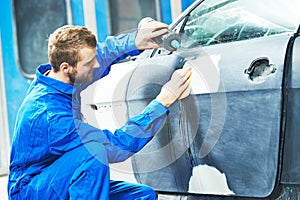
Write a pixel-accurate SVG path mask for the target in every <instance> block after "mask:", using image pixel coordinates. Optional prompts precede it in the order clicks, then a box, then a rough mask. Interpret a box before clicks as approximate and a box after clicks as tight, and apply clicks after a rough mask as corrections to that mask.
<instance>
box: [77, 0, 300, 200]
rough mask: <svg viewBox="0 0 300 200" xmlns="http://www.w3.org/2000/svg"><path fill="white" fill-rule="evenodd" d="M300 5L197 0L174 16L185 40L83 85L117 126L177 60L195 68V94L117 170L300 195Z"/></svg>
mask: <svg viewBox="0 0 300 200" xmlns="http://www.w3.org/2000/svg"><path fill="white" fill-rule="evenodd" d="M299 8H300V3H299V2H298V1H297V0H288V1H283V0H277V1H271V0H262V1H251V0H222V1H220V0H218V1H217V0H205V1H196V2H195V3H194V4H193V5H191V6H190V7H189V8H188V9H187V10H185V11H184V12H183V13H182V14H181V15H180V16H179V17H178V19H177V20H175V21H174V22H173V23H172V24H171V25H170V30H172V31H173V32H176V33H179V34H180V36H181V48H179V49H178V50H177V51H174V52H170V51H167V50H165V49H163V48H160V49H154V50H147V51H145V52H143V53H142V54H141V55H139V56H138V57H137V58H135V59H132V60H130V61H127V62H122V63H118V64H115V65H114V66H112V71H111V73H110V74H109V75H108V76H107V77H105V78H103V79H101V80H100V81H98V82H97V83H96V84H94V85H93V86H92V87H91V88H89V89H88V90H87V91H86V93H85V94H82V98H83V104H84V106H85V108H84V109H83V113H84V114H85V116H86V117H87V121H88V122H89V123H91V124H93V125H95V126H97V127H100V128H108V129H111V130H113V129H115V128H117V127H120V126H121V125H122V123H124V122H125V121H126V120H127V119H128V118H129V117H131V116H134V115H136V114H138V113H139V112H140V111H141V110H142V109H143V108H144V107H145V106H146V105H147V104H148V103H149V102H150V101H151V100H152V99H153V98H155V96H156V95H157V94H158V93H159V91H160V88H161V86H162V85H163V84H164V83H165V82H166V81H167V80H169V78H170V76H171V74H172V72H173V71H174V70H176V69H177V68H181V67H185V66H187V65H189V66H192V68H193V75H192V80H191V93H190V95H189V96H188V97H186V98H183V99H181V100H179V101H177V102H176V103H175V104H174V105H172V106H171V108H170V115H169V118H168V120H167V121H166V123H165V126H164V127H163V128H162V129H161V130H160V132H159V133H158V134H157V135H156V136H155V137H154V138H153V140H152V141H151V142H150V143H149V144H147V146H146V147H145V148H144V149H143V150H142V151H141V152H139V153H137V154H136V155H134V156H133V157H132V159H131V160H130V163H128V162H127V164H126V165H125V166H124V165H123V167H120V166H122V165H119V166H118V167H115V169H116V171H119V173H121V174H122V173H123V174H126V173H132V171H133V173H132V174H131V175H134V179H131V180H136V181H137V182H140V183H143V184H147V185H150V186H151V187H153V188H154V189H155V190H156V191H157V192H158V193H163V194H173V195H179V196H180V195H183V196H187V195H193V196H194V195H196V197H203V195H204V197H205V198H209V197H215V198H219V199H224V198H225V197H228V198H229V197H240V198H242V197H243V198H253V197H258V198H270V197H272V198H279V197H280V196H281V197H282V198H283V196H284V195H286V196H285V197H287V196H289V195H296V196H297V195H298V197H299V195H300V192H299V191H300V190H299V184H300V167H299V166H300V153H299V152H300V135H299V130H300V129H299V128H298V122H299V118H300V114H299V112H298V111H299V108H300V101H299V99H300V97H299V96H300V92H299V87H300V81H299V80H300V68H299V64H300V58H299V56H297V55H298V53H299V50H300V39H299V38H297V37H298V35H299V30H298V32H297V29H298V26H299V24H300V14H299V11H298V10H299ZM90 94H93V96H92V98H91V96H90ZM107 116H111V119H108V118H107ZM287 186H289V188H294V190H293V191H294V192H295V193H296V194H292V192H291V190H288V189H286V188H287ZM278 191H279V192H278ZM207 195H208V196H207ZM209 195H212V196H209ZM215 195H221V196H219V197H216V196H215ZM204 197H203V198H204ZM290 197H291V196H290Z"/></svg>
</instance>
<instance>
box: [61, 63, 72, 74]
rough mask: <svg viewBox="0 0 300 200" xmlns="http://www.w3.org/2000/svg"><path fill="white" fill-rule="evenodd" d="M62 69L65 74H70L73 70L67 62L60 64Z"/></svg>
mask: <svg viewBox="0 0 300 200" xmlns="http://www.w3.org/2000/svg"><path fill="white" fill-rule="evenodd" d="M59 68H60V71H61V72H62V73H64V74H69V72H71V66H70V65H69V64H68V63H67V62H63V63H61V64H60V66H59Z"/></svg>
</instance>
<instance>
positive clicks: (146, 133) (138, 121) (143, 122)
mask: <svg viewBox="0 0 300 200" xmlns="http://www.w3.org/2000/svg"><path fill="white" fill-rule="evenodd" d="M168 113H169V110H168V109H167V108H166V107H165V106H163V105H162V104H161V103H160V102H158V101H156V100H154V101H152V102H151V103H150V104H149V105H148V106H147V107H146V108H145V109H144V111H143V112H142V113H141V114H139V115H137V116H135V117H132V118H130V119H129V120H128V121H127V123H126V124H125V125H124V126H123V127H121V128H120V129H117V130H116V131H115V133H114V134H113V135H110V134H107V137H109V140H110V141H111V143H112V146H110V148H109V149H108V155H109V161H110V162H120V161H123V160H126V159H127V158H128V157H130V156H131V155H132V154H133V153H136V152H138V151H140V150H141V149H142V148H143V147H144V146H145V145H146V144H147V143H148V142H149V141H150V140H151V139H152V138H153V136H154V135H155V134H156V133H157V132H158V131H159V129H160V128H161V127H162V126H163V125H164V122H165V120H166V117H167V115H168Z"/></svg>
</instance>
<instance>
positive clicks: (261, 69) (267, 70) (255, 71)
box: [244, 57, 277, 82]
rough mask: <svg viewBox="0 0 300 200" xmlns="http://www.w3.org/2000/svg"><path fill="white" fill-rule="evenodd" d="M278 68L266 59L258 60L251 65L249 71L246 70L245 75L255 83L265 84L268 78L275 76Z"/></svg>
mask: <svg viewBox="0 0 300 200" xmlns="http://www.w3.org/2000/svg"><path fill="white" fill-rule="evenodd" d="M276 70H277V68H276V66H275V65H274V64H270V61H269V59H268V58H266V57H262V58H257V59H255V60H254V61H252V63H251V64H250V67H249V68H248V69H245V71H244V73H245V74H247V75H248V78H249V79H250V80H251V81H253V82H264V81H265V80H266V79H267V78H268V76H270V75H272V74H274V73H275V72H276Z"/></svg>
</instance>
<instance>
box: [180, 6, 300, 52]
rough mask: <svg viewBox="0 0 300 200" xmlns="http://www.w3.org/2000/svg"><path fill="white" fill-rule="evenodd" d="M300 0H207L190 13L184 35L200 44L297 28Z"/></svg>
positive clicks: (278, 32) (235, 39)
mask: <svg viewBox="0 0 300 200" xmlns="http://www.w3.org/2000/svg"><path fill="white" fill-rule="evenodd" d="M299 8H300V1H299V0H257V1H253V0H226V1H220V0H207V1H204V2H203V3H201V4H200V5H199V6H198V7H196V8H195V9H194V10H193V11H192V12H191V13H190V14H189V16H188V19H187V21H186V23H185V25H184V27H183V31H182V33H183V35H184V36H186V37H187V38H188V40H189V42H190V41H191V40H192V41H194V43H193V44H195V41H196V42H197V44H199V45H203V46H207V45H211V44H218V43H225V42H232V41H238V40H245V39H251V38H257V37H266V36H270V35H275V34H281V33H285V32H294V31H295V30H296V29H297V27H298V26H299V22H300V12H299V10H298V9H299Z"/></svg>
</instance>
